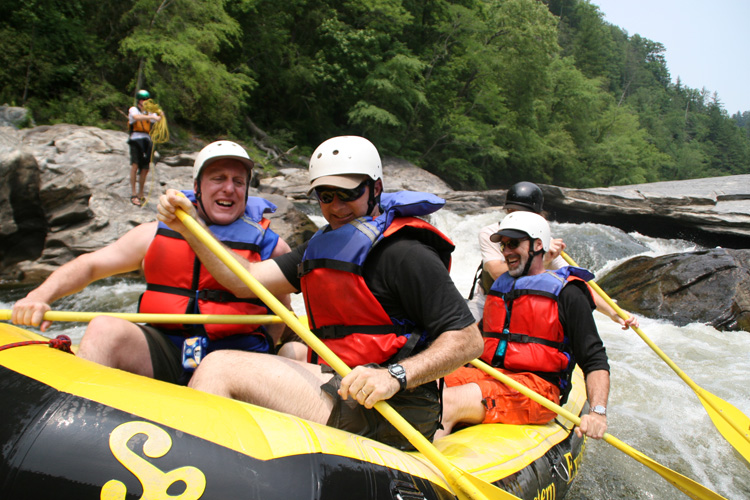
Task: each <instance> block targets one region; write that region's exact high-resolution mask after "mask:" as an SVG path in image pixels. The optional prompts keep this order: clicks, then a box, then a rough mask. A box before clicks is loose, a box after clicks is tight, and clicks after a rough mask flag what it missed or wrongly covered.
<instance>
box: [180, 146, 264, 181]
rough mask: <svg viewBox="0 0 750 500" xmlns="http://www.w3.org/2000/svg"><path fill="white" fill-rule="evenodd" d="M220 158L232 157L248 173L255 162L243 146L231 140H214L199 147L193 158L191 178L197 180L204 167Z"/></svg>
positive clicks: (250, 172)
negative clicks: (245, 168)
mask: <svg viewBox="0 0 750 500" xmlns="http://www.w3.org/2000/svg"><path fill="white" fill-rule="evenodd" d="M222 158H234V159H235V160H239V161H241V162H242V163H243V164H244V165H245V166H246V167H247V170H248V173H249V174H252V171H253V167H254V166H255V163H253V160H251V159H250V156H248V154H247V151H245V148H243V147H242V146H240V145H239V144H237V143H236V142H232V141H216V142H212V143H211V144H209V145H208V146H206V147H205V148H203V149H201V152H200V153H198V156H197V157H196V158H195V163H194V164H193V180H198V177H199V176H200V175H201V171H202V170H203V169H204V168H205V167H207V166H209V165H210V164H211V163H213V162H215V161H216V160H220V159H222Z"/></svg>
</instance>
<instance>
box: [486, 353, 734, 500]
mask: <svg viewBox="0 0 750 500" xmlns="http://www.w3.org/2000/svg"><path fill="white" fill-rule="evenodd" d="M471 364H472V365H474V366H475V367H477V368H479V369H480V370H482V371H483V372H484V373H486V374H488V375H490V376H492V377H494V378H496V379H497V380H499V381H500V382H502V383H503V384H505V385H507V386H508V387H511V388H513V389H515V390H517V391H518V392H520V393H521V394H523V395H524V396H526V397H528V398H531V399H533V400H534V401H536V402H537V403H539V404H540V405H542V406H544V407H545V408H547V409H549V410H551V411H554V412H555V413H557V414H558V415H561V416H563V417H565V418H567V419H568V420H570V421H571V422H573V423H574V424H575V425H580V424H581V419H580V418H578V416H576V415H573V414H572V413H570V412H569V411H568V410H566V409H565V408H562V407H560V406H559V405H556V404H555V403H553V402H552V401H550V400H549V399H547V398H545V397H544V396H541V395H539V394H537V393H536V392H534V391H532V390H531V389H529V388H528V387H526V386H525V385H522V384H519V383H518V382H516V381H515V380H513V379H512V378H510V377H509V376H507V375H505V374H504V373H502V372H499V371H498V370H496V369H494V368H493V367H491V366H490V365H488V364H487V363H485V362H484V361H482V360H479V359H475V360H474V361H472V362H471ZM602 439H603V440H604V441H606V442H607V443H609V444H611V445H612V446H614V447H615V448H617V449H618V450H620V451H622V452H623V453H625V454H626V455H630V456H631V457H633V458H634V459H635V460H637V461H639V462H640V463H642V464H643V465H645V466H646V467H648V468H650V469H651V470H653V471H655V472H656V473H658V474H659V475H660V476H661V477H663V478H664V479H666V480H667V481H669V482H670V483H671V484H672V485H673V486H674V487H676V488H677V489H678V490H680V491H682V492H683V493H685V494H686V495H687V496H689V497H690V498H694V499H695V500H710V499H716V500H721V499H723V500H726V498H724V497H723V496H721V495H719V494H718V493H715V492H713V491H711V490H709V489H708V488H706V487H705V486H703V485H702V484H700V483H696V482H695V481H693V480H692V479H690V478H687V477H685V476H683V475H682V474H679V473H677V472H675V471H673V470H672V469H669V468H667V467H664V466H663V465H661V464H660V463H658V462H655V461H654V460H652V459H650V458H649V457H647V456H646V455H644V454H643V453H641V452H640V451H638V450H636V449H634V448H631V447H630V446H628V445H627V444H625V443H623V442H622V441H620V440H619V439H617V438H616V437H614V436H612V435H610V434H607V433H605V434H604V437H603V438H602Z"/></svg>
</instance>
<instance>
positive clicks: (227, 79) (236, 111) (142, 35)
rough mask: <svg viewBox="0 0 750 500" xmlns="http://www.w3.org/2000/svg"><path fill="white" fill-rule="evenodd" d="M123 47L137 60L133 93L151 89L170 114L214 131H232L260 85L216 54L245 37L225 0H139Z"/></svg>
mask: <svg viewBox="0 0 750 500" xmlns="http://www.w3.org/2000/svg"><path fill="white" fill-rule="evenodd" d="M123 23H124V24H125V25H127V26H128V34H127V36H126V37H124V38H123V39H122V41H121V42H120V50H121V52H122V54H123V55H124V56H125V57H128V58H129V59H130V60H131V61H133V62H134V63H137V64H134V66H133V71H134V78H133V81H132V82H131V88H132V89H133V92H135V90H137V89H138V88H139V87H147V88H149V89H150V90H151V91H152V92H154V94H155V96H156V98H157V100H158V102H159V103H160V105H161V106H162V108H163V109H165V110H168V113H170V114H172V115H173V116H176V117H179V118H180V119H182V120H185V121H187V122H191V123H192V124H193V126H194V127H195V128H197V129H198V130H202V131H205V132H209V133H217V132H218V133H221V132H226V131H229V130H232V129H233V128H235V127H236V126H237V124H238V117H239V116H240V115H241V110H242V108H243V105H244V104H243V103H244V100H245V99H246V98H247V95H248V92H249V91H250V90H252V88H253V86H254V85H255V82H254V80H253V79H252V78H251V77H250V76H249V75H248V71H247V68H245V67H243V66H239V67H235V68H231V69H229V68H227V67H226V66H225V65H224V64H222V63H221V62H220V61H218V60H217V59H216V58H215V56H216V55H217V54H218V53H219V52H220V50H221V49H222V47H223V46H226V45H231V44H232V43H233V42H235V41H236V39H237V37H238V36H239V35H240V27H239V25H238V24H237V22H236V21H235V20H234V19H232V18H231V17H230V16H229V15H228V14H227V13H226V11H225V10H224V1H222V0H219V1H215V0H137V1H135V2H134V3H133V4H132V7H131V8H130V9H129V10H128V12H126V13H125V16H124V18H123Z"/></svg>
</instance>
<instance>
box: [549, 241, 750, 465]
mask: <svg viewBox="0 0 750 500" xmlns="http://www.w3.org/2000/svg"><path fill="white" fill-rule="evenodd" d="M561 255H562V257H563V259H565V261H566V262H567V263H568V264H570V265H571V266H576V267H578V264H576V263H575V261H574V260H573V259H572V258H571V257H570V256H569V255H568V254H567V253H565V252H561ZM588 284H589V286H591V288H593V289H594V290H595V291H596V293H598V294H599V296H600V297H601V298H603V299H604V300H605V301H606V302H607V304H609V305H610V306H611V307H612V309H614V310H615V312H616V313H617V314H618V315H619V316H620V317H621V318H622V319H628V314H627V313H626V312H625V311H623V310H622V308H620V306H618V305H617V304H616V303H615V301H613V300H612V299H611V298H610V297H609V295H607V293H606V292H605V291H604V290H602V289H601V287H600V286H599V285H597V284H596V282H595V281H594V280H590V281H589V282H588ZM631 328H632V329H633V330H634V331H635V333H637V334H638V336H639V337H640V338H641V339H643V341H644V342H645V343H646V344H647V345H648V346H649V347H650V348H651V349H652V350H653V351H654V352H655V353H656V355H657V356H659V357H660V358H661V359H662V360H663V361H664V362H665V363H666V364H667V365H668V366H669V367H670V368H671V369H672V370H673V371H674V372H675V373H676V374H677V376H679V377H680V378H681V379H682V381H683V382H685V383H686V384H687V385H688V386H690V388H691V389H692V390H693V391H694V392H695V393H696V394H697V395H698V396H699V397H700V398H701V403H702V404H703V406H706V405H708V406H709V407H710V408H711V409H712V410H713V411H714V412H716V415H718V416H721V417H723V420H724V421H725V422H726V423H727V424H728V425H729V426H730V427H732V429H734V430H735V431H736V432H737V433H738V434H739V435H740V436H742V438H744V440H745V441H746V442H748V443H750V429H743V428H742V427H741V426H740V425H739V423H737V421H736V420H735V419H733V418H731V416H730V415H729V414H728V412H726V411H723V409H722V408H720V407H719V405H718V404H717V399H719V398H717V397H716V396H714V395H713V394H711V393H710V392H708V391H706V390H705V389H704V388H702V387H701V386H699V385H698V384H696V383H695V382H693V379H691V378H690V377H688V375H687V374H686V373H685V372H684V371H682V370H681V369H680V367H679V366H677V365H676V364H675V363H674V361H672V359H670V357H669V356H667V355H666V354H665V353H664V351H662V350H661V349H660V348H659V346H657V345H656V344H654V342H653V341H652V340H651V339H650V338H649V337H648V336H647V335H646V334H645V333H644V332H643V330H641V329H640V327H637V326H631ZM719 401H721V403H722V404H723V405H726V406H731V405H729V403H727V402H726V401H723V400H720V399H719ZM731 408H732V409H733V410H734V411H736V412H738V413H739V410H736V408H734V407H733V406H732V407H731ZM742 416H743V417H745V416H744V414H743V415H742ZM712 420H713V417H712ZM745 420H747V417H745ZM730 444H733V443H732V442H731V440H730ZM733 445H734V444H733ZM735 448H736V446H735ZM743 456H745V458H747V457H746V455H745V454H744V453H743Z"/></svg>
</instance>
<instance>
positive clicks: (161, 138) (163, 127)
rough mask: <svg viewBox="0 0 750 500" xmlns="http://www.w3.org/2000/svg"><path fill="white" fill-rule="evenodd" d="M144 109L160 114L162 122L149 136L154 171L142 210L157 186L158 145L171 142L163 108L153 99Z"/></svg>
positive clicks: (145, 103) (150, 162)
mask: <svg viewBox="0 0 750 500" xmlns="http://www.w3.org/2000/svg"><path fill="white" fill-rule="evenodd" d="M143 108H144V109H145V110H146V111H148V112H149V113H157V114H160V115H161V120H159V121H158V122H156V123H154V124H153V125H152V127H151V131H150V132H149V136H151V142H153V147H152V148H151V158H150V159H149V165H150V166H151V167H153V171H152V172H151V184H150V185H149V187H148V194H147V195H146V198H145V200H144V202H143V203H141V208H143V207H145V206H146V204H147V203H148V200H149V199H150V198H151V193H152V192H153V190H154V186H155V185H156V165H154V152H155V151H156V145H157V144H163V143H165V142H167V141H168V140H169V127H168V125H167V117H166V115H164V112H163V111H162V109H161V106H159V105H158V104H157V103H156V102H154V100H153V99H147V100H146V101H144V102H143Z"/></svg>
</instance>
